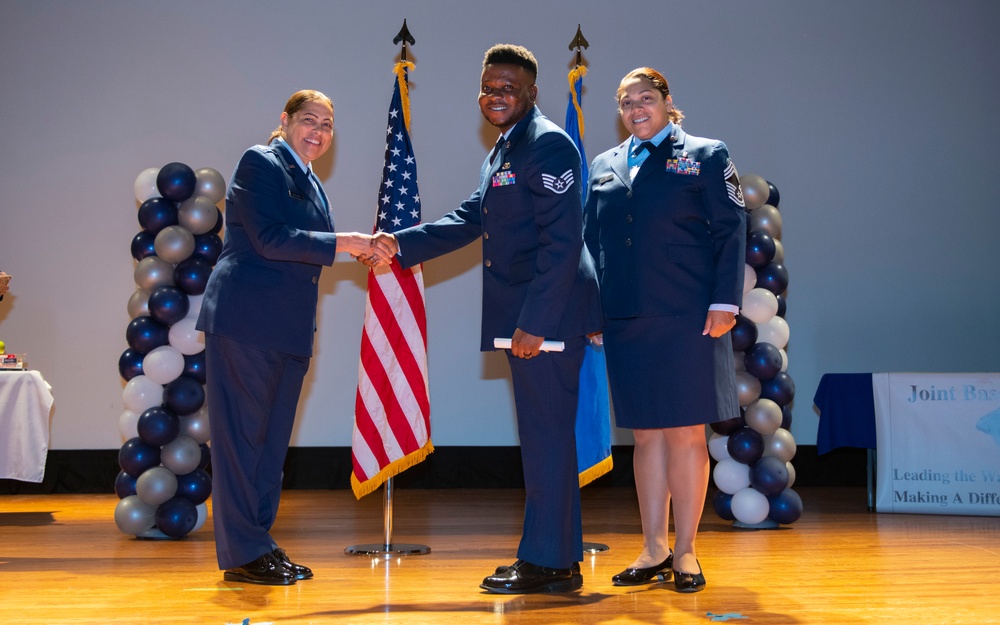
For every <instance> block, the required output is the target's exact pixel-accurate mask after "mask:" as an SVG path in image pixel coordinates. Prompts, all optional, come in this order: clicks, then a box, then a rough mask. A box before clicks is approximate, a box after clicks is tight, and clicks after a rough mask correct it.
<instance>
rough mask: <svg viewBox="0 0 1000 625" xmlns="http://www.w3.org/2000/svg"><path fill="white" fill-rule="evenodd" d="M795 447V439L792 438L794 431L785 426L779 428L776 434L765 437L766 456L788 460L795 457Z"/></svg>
mask: <svg viewBox="0 0 1000 625" xmlns="http://www.w3.org/2000/svg"><path fill="white" fill-rule="evenodd" d="M795 449H796V445H795V439H794V438H792V433H791V432H789V431H788V430H786V429H785V428H778V430H777V431H776V432H775V433H774V434H772V435H770V436H765V437H764V455H765V456H774V457H775V458H777V459H779V460H782V461H784V462H788V461H789V460H791V459H792V458H794V457H795Z"/></svg>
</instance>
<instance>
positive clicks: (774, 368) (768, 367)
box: [743, 343, 782, 380]
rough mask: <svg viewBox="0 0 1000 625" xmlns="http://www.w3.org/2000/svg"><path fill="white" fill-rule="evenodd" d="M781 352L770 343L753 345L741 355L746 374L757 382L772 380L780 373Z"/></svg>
mask: <svg viewBox="0 0 1000 625" xmlns="http://www.w3.org/2000/svg"><path fill="white" fill-rule="evenodd" d="M781 362H782V361H781V350H779V349H778V348H777V347H775V346H774V345H771V344H770V343H755V344H754V346H753V347H751V348H750V349H748V350H747V351H746V354H744V355H743V363H744V364H745V365H746V368H747V372H748V373H749V374H750V375H752V376H754V377H755V378H757V379H758V380H766V379H770V378H773V377H774V376H775V375H777V374H778V372H779V371H781Z"/></svg>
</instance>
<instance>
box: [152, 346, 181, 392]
mask: <svg viewBox="0 0 1000 625" xmlns="http://www.w3.org/2000/svg"><path fill="white" fill-rule="evenodd" d="M142 373H143V375H145V376H146V377H148V378H149V379H150V380H152V381H154V382H156V383H157V384H169V383H170V382H173V381H174V380H176V379H177V377H178V376H180V374H182V373H184V354H182V353H180V352H179V351H177V349H176V348H174V347H171V346H170V345H161V346H159V347H157V348H156V349H154V350H153V351H151V352H149V353H148V354H146V356H145V357H144V358H143V359H142Z"/></svg>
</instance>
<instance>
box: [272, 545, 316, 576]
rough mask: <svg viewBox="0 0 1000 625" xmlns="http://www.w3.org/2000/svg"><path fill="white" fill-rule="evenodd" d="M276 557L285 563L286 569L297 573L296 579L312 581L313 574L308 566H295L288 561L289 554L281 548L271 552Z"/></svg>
mask: <svg viewBox="0 0 1000 625" xmlns="http://www.w3.org/2000/svg"><path fill="white" fill-rule="evenodd" d="M271 554H272V555H274V557H276V558H277V559H279V560H281V561H282V563H284V565H285V568H286V569H288V570H289V571H291V572H292V573H295V579H312V576H313V572H312V569H310V568H309V567H308V566H302V565H301V564H295V563H294V562H292V561H291V560H289V559H288V554H287V553H285V550H284V549H282V548H281V547H278V548H276V549H275V550H274V551H272V552H271Z"/></svg>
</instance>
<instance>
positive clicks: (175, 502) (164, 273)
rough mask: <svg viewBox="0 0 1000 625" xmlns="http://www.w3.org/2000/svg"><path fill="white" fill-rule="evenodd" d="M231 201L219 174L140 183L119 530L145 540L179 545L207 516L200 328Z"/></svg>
mask: <svg viewBox="0 0 1000 625" xmlns="http://www.w3.org/2000/svg"><path fill="white" fill-rule="evenodd" d="M224 195H225V180H223V178H222V176H221V175H220V174H219V172H217V171H216V170H214V169H211V168H204V169H199V170H198V171H194V170H192V169H191V168H190V167H188V166H187V165H185V164H183V163H169V164H167V165H164V166H163V167H161V168H159V169H157V168H149V169H146V170H144V171H143V172H142V173H140V174H139V177H138V178H136V180H135V197H136V200H137V201H138V202H139V214H138V218H139V226H140V227H141V228H142V229H141V230H140V231H139V234H137V235H135V237H134V238H133V239H132V257H133V258H134V259H135V261H136V263H137V264H136V266H135V271H134V277H135V284H136V290H135V292H134V293H133V294H132V296H131V297H130V298H129V301H128V314H129V317H130V318H131V321H130V322H129V324H128V327H127V328H126V329H125V339H126V341H127V342H128V349H126V350H125V351H124V352H122V355H121V357H120V358H119V359H118V372H119V373H120V374H121V376H122V378H124V380H125V381H126V384H125V389H124V391H123V392H122V400H123V403H124V405H125V410H124V412H122V414H121V416H120V417H119V420H118V426H119V429H120V430H121V434H122V438H123V439H125V444H124V445H122V447H121V450H120V451H119V453H118V464H119V466H120V467H121V472H120V473H119V474H118V477H117V478H116V479H115V492H116V493H117V494H118V497H119V498H120V501H119V502H118V505H117V507H116V508H115V524H116V525H117V526H118V529H120V530H121V531H122V532H124V533H126V534H134V535H135V536H138V537H140V538H181V537H183V536H185V535H186V534H188V533H189V532H192V531H194V530H197V529H198V528H200V527H201V526H202V524H203V523H204V522H205V519H206V517H207V514H208V512H207V510H208V506H207V504H206V503H205V502H206V500H207V499H208V497H209V495H210V494H211V492H212V480H211V477H210V476H209V474H208V473H207V472H206V471H205V469H206V467H207V466H208V459H209V453H208V446H207V444H206V443H207V442H208V438H209V433H208V417H209V415H208V411H207V409H206V407H205V405H204V404H205V388H204V383H205V352H204V348H205V343H204V337H203V335H202V333H201V332H199V331H198V330H196V329H195V322H196V321H197V319H198V312H199V310H200V309H201V298H202V294H203V293H204V292H205V285H206V284H207V282H208V276H209V274H211V272H212V267H213V266H214V265H215V261H216V260H218V258H219V254H220V253H221V251H222V239H221V238H220V237H219V231H220V230H221V229H222V216H221V213H220V211H219V209H218V207H217V206H216V204H217V203H218V202H219V201H221V200H222V198H223V197H224Z"/></svg>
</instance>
